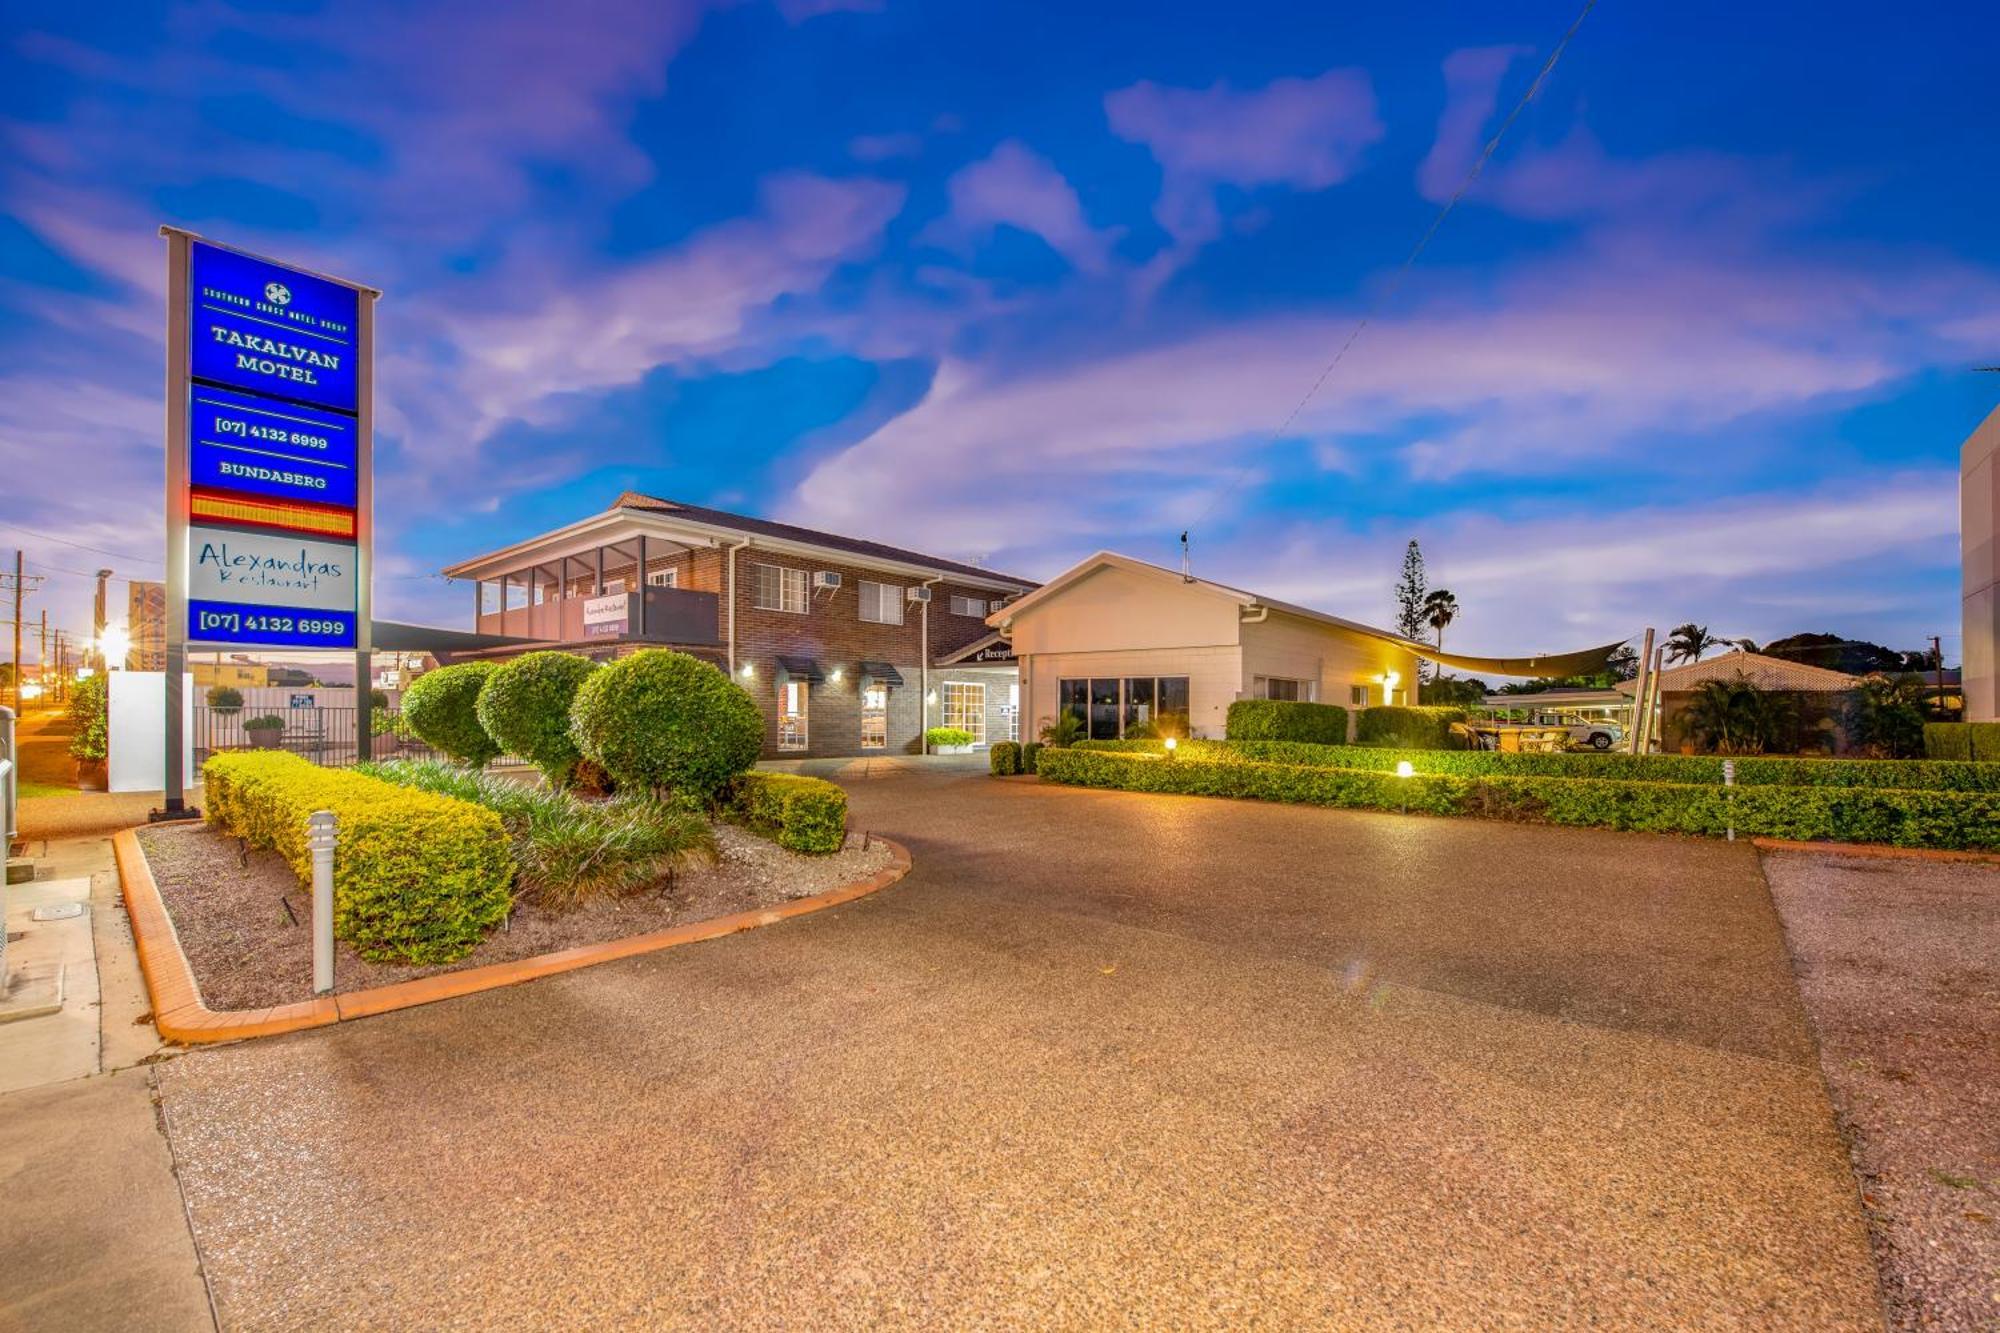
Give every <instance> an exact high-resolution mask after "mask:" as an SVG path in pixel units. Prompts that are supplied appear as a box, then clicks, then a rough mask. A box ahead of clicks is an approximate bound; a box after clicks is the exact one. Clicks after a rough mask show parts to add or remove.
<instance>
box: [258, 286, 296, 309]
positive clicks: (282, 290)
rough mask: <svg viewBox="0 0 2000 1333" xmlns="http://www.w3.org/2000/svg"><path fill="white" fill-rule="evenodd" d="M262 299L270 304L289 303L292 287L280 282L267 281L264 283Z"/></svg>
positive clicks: (290, 301)
mask: <svg viewBox="0 0 2000 1333" xmlns="http://www.w3.org/2000/svg"><path fill="white" fill-rule="evenodd" d="M264 299H265V300H266V301H269V302H270V303H271V304H272V305H290V304H291V303H292V289H291V288H289V287H287V286H286V285H285V284H284V283H282V282H267V283H265V284H264Z"/></svg>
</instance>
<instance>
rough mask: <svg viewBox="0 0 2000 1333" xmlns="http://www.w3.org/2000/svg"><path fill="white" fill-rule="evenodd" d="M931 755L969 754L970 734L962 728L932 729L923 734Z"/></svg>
mask: <svg viewBox="0 0 2000 1333" xmlns="http://www.w3.org/2000/svg"><path fill="white" fill-rule="evenodd" d="M924 741H925V743H926V744H928V745H929V746H930V747H931V753H932V754H971V753H972V733H971V732H969V731H966V730H965V729H964V728H962V727H932V728H931V729H930V730H928V731H926V732H925V733H924Z"/></svg>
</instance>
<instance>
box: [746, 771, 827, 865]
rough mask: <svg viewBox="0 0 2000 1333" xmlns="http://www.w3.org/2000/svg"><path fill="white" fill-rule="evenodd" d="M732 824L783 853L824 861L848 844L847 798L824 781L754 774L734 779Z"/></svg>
mask: <svg viewBox="0 0 2000 1333" xmlns="http://www.w3.org/2000/svg"><path fill="white" fill-rule="evenodd" d="M723 808H724V810H725V811H726V812H727V814H728V815H729V817H730V818H731V819H733V820H734V821H736V822H737V823H739V824H741V825H743V826H744V827H745V828H748V829H749V830H751V831H752V832H753V833H761V834H763V835H764V836H765V837H767V838H769V839H771V841H773V842H775V843H777V844H778V845H779V846H780V847H788V848H790V849H791V850H792V851H795V852H806V853H808V854H810V855H814V856H824V855H826V854H827V853H829V852H837V851H839V850H840V847H841V844H842V843H844V842H846V841H847V793H846V792H844V791H842V790H841V789H840V788H839V787H837V786H835V785H834V784H833V783H831V782H827V781H825V780H824V779H821V778H809V777H806V776H804V775H803V774H799V773H765V772H760V771H756V770H752V771H751V772H748V773H739V774H737V775H736V776H735V777H734V778H731V779H730V782H729V788H728V791H727V793H726V794H725V797H724V801H723Z"/></svg>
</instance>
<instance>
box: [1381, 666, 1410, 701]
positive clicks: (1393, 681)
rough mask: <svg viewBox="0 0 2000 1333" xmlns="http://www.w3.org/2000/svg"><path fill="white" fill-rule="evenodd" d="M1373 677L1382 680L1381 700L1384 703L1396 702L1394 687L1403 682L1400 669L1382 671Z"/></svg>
mask: <svg viewBox="0 0 2000 1333" xmlns="http://www.w3.org/2000/svg"><path fill="white" fill-rule="evenodd" d="M1375 679H1377V680H1379V681H1381V682H1382V702H1383V703H1384V704H1392V703H1394V702H1396V687H1397V686H1398V685H1401V684H1402V683H1403V673H1402V672H1400V671H1384V672H1383V673H1382V674H1381V675H1379V676H1377V677H1376V678H1375Z"/></svg>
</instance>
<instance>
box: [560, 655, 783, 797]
mask: <svg viewBox="0 0 2000 1333" xmlns="http://www.w3.org/2000/svg"><path fill="white" fill-rule="evenodd" d="M569 718H570V734H571V735H572V736H574V737H575V738H576V744H577V748H578V749H580V750H582V751H583V755H584V758H586V759H589V760H590V761H591V762H592V763H595V764H597V765H599V766H600V767H602V768H603V769H604V771H605V772H607V773H609V774H610V775H611V776H612V778H613V779H614V780H616V782H617V783H618V785H619V786H620V787H621V788H643V789H644V790H646V791H650V792H652V793H654V794H655V795H662V796H664V795H671V796H672V797H673V798H674V799H675V800H678V801H680V802H681V803H682V804H683V805H689V806H704V805H709V804H712V803H713V802H714V801H715V800H716V798H717V797H719V796H720V795H721V794H722V791H723V789H724V787H726V786H727V785H728V783H729V780H730V779H731V778H734V777H735V776H736V775H737V774H739V773H742V772H745V771H746V770H748V769H749V767H750V766H751V765H752V764H754V763H756V762H757V754H758V751H759V750H761V749H762V748H763V744H764V715H763V714H762V713H761V712H759V711H758V709H757V703H756V701H755V700H754V699H752V698H751V697H750V695H749V693H748V692H747V691H745V690H744V689H743V687H742V686H740V685H738V684H737V683H736V682H735V681H733V680H731V679H729V677H727V676H725V675H723V674H722V672H721V671H720V670H718V669H717V668H715V667H712V666H710V665H709V664H708V663H706V662H704V661H702V660H701V659H700V658H696V657H690V656H688V655H687V654H686V653H677V652H674V651H673V650H671V649H667V648H647V649H643V650H641V651H640V652H636V653H634V654H632V655H631V656H630V657H623V658H620V659H619V660H618V661H616V662H613V663H611V665H609V666H607V667H603V668H601V669H600V670H597V671H594V672H592V673H591V674H590V676H589V677H588V678H587V679H586V680H585V681H584V682H583V685H582V687H581V688H579V689H578V690H577V692H576V699H575V701H574V702H573V703H571V705H570V711H569Z"/></svg>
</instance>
